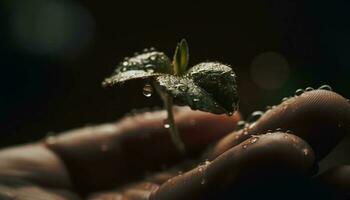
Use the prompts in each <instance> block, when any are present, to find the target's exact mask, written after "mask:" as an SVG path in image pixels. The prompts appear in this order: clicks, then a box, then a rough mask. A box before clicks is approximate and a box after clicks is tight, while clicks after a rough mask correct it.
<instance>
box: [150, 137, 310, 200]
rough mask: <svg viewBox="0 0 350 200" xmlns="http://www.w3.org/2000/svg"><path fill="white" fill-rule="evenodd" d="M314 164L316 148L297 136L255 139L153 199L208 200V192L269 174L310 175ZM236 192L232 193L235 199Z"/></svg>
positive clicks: (172, 183) (163, 189)
mask: <svg viewBox="0 0 350 200" xmlns="http://www.w3.org/2000/svg"><path fill="white" fill-rule="evenodd" d="M313 163H314V154H313V151H312V149H311V148H310V146H309V145H308V144H307V143H306V142H304V141H303V140H302V139H300V138H299V137H297V136H294V135H290V134H282V133H273V134H266V135H260V136H254V137H252V138H250V139H248V140H246V141H244V142H243V143H241V144H239V145H237V146H235V147H233V148H232V149H229V150H228V151H226V152H225V153H223V154H221V155H220V156H218V157H217V158H215V159H214V160H213V161H212V162H206V163H205V164H203V165H200V166H198V167H197V168H195V169H193V170H191V171H189V172H187V173H185V174H183V175H179V176H176V177H174V178H172V179H170V180H169V181H167V182H166V183H164V184H163V185H161V186H160V188H159V189H157V190H155V191H154V192H153V193H152V194H151V198H150V199H151V200H158V199H167V200H171V199H204V198H205V197H206V196H207V195H208V192H209V193H213V192H216V191H222V190H224V189H225V188H226V187H227V186H230V188H231V189H232V188H236V187H237V186H239V185H240V184H241V183H242V182H243V180H249V183H250V184H252V183H253V182H254V181H255V180H259V178H257V177H258V175H264V174H266V173H267V171H272V172H273V173H269V175H273V174H274V173H277V174H278V175H281V174H284V175H286V174H306V173H309V172H310V170H311V169H312V166H313ZM279 172H280V173H279ZM281 172H282V173H281ZM250 175H251V176H250ZM271 177H272V176H271ZM271 177H269V178H271ZM264 180H266V177H265V179H264ZM235 191H236V190H233V191H231V193H232V195H233V196H231V198H232V197H235Z"/></svg>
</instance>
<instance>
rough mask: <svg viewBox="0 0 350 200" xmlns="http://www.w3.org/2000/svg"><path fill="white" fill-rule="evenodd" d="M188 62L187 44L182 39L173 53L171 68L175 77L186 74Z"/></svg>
mask: <svg viewBox="0 0 350 200" xmlns="http://www.w3.org/2000/svg"><path fill="white" fill-rule="evenodd" d="M188 60H189V53H188V44H187V41H186V40H185V39H182V40H181V42H180V43H179V44H178V45H177V47H176V50H175V53H174V59H173V67H174V73H175V75H181V74H184V73H185V72H186V70H187V66H188Z"/></svg>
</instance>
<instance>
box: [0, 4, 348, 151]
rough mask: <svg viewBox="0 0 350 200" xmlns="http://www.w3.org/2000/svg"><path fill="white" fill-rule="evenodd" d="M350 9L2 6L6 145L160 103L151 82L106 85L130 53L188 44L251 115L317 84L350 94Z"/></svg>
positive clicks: (1, 106) (0, 62)
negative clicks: (213, 65)
mask: <svg viewBox="0 0 350 200" xmlns="http://www.w3.org/2000/svg"><path fill="white" fill-rule="evenodd" d="M347 2H348V1H345V0H344V1H316V0H313V1H289V0H269V1H261V0H255V1H230V2H227V3H224V2H219V1H211V2H204V1H202V2H194V1H163V2H150V1H142V2H137V1H128V2H123V1H96V0H81V1H73V0H3V1H1V3H0V6H1V7H0V22H1V23H0V67H1V69H0V74H1V78H0V80H1V86H0V89H1V90H0V91H1V96H0V127H1V130H0V146H8V145H12V144H15V143H23V142H29V141H34V140H37V139H40V138H42V137H44V136H45V135H46V134H48V133H57V132H61V131H64V130H67V129H72V128H76V127H80V126H85V125H88V124H98V123H103V122H108V121H114V120H116V119H118V118H120V117H122V116H123V115H124V114H125V113H127V112H129V111H130V110H131V109H133V108H143V107H149V106H159V105H161V102H160V100H159V98H158V97H157V96H156V95H154V96H152V97H151V98H145V97H144V96H143V95H142V86H143V83H142V82H138V81H136V82H132V83H128V84H125V86H124V87H121V88H119V89H113V90H111V89H109V90H106V89H103V88H102V87H101V86H100V83H101V81H102V80H103V79H104V78H105V77H106V76H109V75H110V74H111V73H112V71H113V69H114V67H115V65H116V64H117V63H118V62H119V61H121V60H122V59H123V57H124V56H130V55H132V54H133V53H134V52H135V51H141V50H142V49H143V48H145V47H150V46H154V47H155V48H157V49H158V50H161V51H164V52H166V53H167V54H168V55H169V56H172V54H173V51H174V48H175V46H176V43H177V42H178V41H179V40H180V39H181V38H186V39H187V41H188V43H189V45H190V63H191V65H193V64H196V63H198V62H201V61H207V60H211V61H221V62H223V63H226V64H230V65H231V66H232V67H233V69H234V71H235V72H236V73H237V76H238V88H239V95H240V110H241V112H242V113H243V115H244V116H247V115H248V114H249V113H250V112H252V111H254V110H264V109H265V107H266V106H267V105H273V104H277V103H279V102H280V100H281V99H282V98H283V97H285V96H290V95H293V94H294V91H295V90H296V89H298V88H305V87H308V86H311V87H319V86H321V85H323V84H329V85H331V86H332V88H333V89H334V90H335V91H337V92H338V93H340V94H342V95H344V96H346V97H350V90H349V85H350V81H349V73H350V67H349V64H350V60H349V56H348V54H349V53H350V26H349V25H350V14H349V13H350V12H349V8H350V7H349V5H348V4H349V3H347Z"/></svg>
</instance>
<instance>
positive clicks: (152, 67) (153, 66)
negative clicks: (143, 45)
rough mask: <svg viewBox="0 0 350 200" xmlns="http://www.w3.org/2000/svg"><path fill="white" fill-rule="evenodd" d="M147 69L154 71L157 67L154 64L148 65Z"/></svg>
mask: <svg viewBox="0 0 350 200" xmlns="http://www.w3.org/2000/svg"><path fill="white" fill-rule="evenodd" d="M145 68H146V69H154V68H156V66H155V65H153V64H148V65H146V66H145Z"/></svg>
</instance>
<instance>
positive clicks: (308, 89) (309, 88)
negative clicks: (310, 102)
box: [305, 87, 314, 92]
mask: <svg viewBox="0 0 350 200" xmlns="http://www.w3.org/2000/svg"><path fill="white" fill-rule="evenodd" d="M312 90H314V88H312V87H307V88H305V91H306V92H310V91H312Z"/></svg>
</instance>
